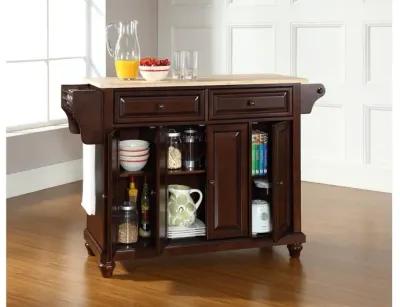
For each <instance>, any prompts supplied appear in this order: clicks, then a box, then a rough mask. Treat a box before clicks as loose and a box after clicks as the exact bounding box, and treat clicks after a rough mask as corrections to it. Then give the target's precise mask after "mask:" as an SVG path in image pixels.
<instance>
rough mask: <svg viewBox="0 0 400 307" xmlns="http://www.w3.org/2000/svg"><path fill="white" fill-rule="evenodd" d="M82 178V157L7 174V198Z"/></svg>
mask: <svg viewBox="0 0 400 307" xmlns="http://www.w3.org/2000/svg"><path fill="white" fill-rule="evenodd" d="M79 180H82V159H78V160H72V161H67V162H63V163H58V164H53V165H48V166H44V167H40V168H36V169H32V170H27V171H22V172H18V173H14V174H8V175H7V198H10V197H15V196H19V195H23V194H27V193H32V192H36V191H39V190H43V189H48V188H51V187H55V186H58V185H62V184H66V183H70V182H74V181H79Z"/></svg>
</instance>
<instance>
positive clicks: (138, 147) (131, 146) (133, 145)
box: [119, 140, 149, 152]
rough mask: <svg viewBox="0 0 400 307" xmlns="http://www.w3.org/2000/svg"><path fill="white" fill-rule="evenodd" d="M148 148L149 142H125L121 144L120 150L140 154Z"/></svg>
mask: <svg viewBox="0 0 400 307" xmlns="http://www.w3.org/2000/svg"><path fill="white" fill-rule="evenodd" d="M148 148H149V142H147V141H144V140H124V141H120V142H119V149H120V150H123V151H134V152H139V151H143V150H147V149H148Z"/></svg>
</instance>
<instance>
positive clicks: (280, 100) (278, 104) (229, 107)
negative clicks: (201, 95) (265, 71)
mask: <svg viewBox="0 0 400 307" xmlns="http://www.w3.org/2000/svg"><path fill="white" fill-rule="evenodd" d="M290 115H292V89H291V88H290V87H285V88H276V89H275V88H255V89H216V90H211V91H210V105H209V118H210V119H232V118H258V117H270V116H290Z"/></svg>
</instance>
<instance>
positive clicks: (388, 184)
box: [301, 160, 392, 193]
mask: <svg viewBox="0 0 400 307" xmlns="http://www.w3.org/2000/svg"><path fill="white" fill-rule="evenodd" d="M301 180H303V181H309V182H316V183H323V184H331V185H337V186H343V187H350V188H356V189H363V190H372V191H378V192H388V193H391V191H392V170H391V169H390V168H389V167H387V166H382V167H374V166H372V165H366V164H352V163H343V161H341V163H336V164H335V163H332V162H328V161H316V160H313V161H304V160H303V161H302V165H301Z"/></svg>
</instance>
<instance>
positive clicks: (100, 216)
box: [87, 145, 106, 249]
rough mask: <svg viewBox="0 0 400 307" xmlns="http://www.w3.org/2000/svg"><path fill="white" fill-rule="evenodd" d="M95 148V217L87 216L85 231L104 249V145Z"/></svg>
mask: <svg viewBox="0 0 400 307" xmlns="http://www.w3.org/2000/svg"><path fill="white" fill-rule="evenodd" d="M95 146H96V160H95V171H96V179H95V180H96V215H88V216H87V229H88V230H89V232H90V234H91V235H92V237H93V238H94V239H95V240H96V242H97V243H98V244H99V245H100V247H101V248H103V249H104V242H105V240H104V232H105V225H104V218H105V204H104V198H103V195H104V194H105V191H104V176H105V167H106V165H105V160H104V145H95Z"/></svg>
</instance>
